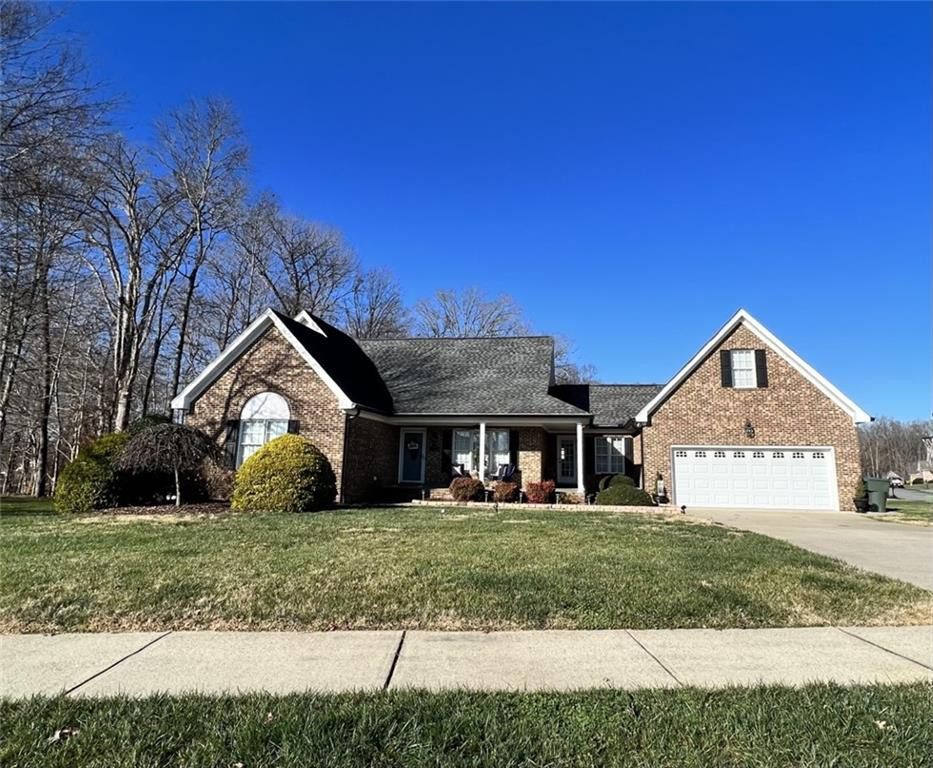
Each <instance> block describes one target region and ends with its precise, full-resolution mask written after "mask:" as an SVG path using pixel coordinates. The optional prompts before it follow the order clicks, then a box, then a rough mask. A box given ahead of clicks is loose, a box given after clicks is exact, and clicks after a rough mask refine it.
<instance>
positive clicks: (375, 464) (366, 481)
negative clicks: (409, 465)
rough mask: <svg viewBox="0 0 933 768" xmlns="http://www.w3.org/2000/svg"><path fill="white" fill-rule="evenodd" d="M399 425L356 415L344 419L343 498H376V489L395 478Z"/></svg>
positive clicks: (357, 499)
mask: <svg viewBox="0 0 933 768" xmlns="http://www.w3.org/2000/svg"><path fill="white" fill-rule="evenodd" d="M398 440H399V428H398V427H397V426H394V425H392V424H386V423H385V422H382V421H375V420H373V419H367V418H365V417H361V416H357V417H356V418H353V419H350V420H349V421H348V422H347V452H346V456H345V457H344V501H345V502H346V503H349V504H352V503H358V502H364V501H372V500H375V499H378V498H379V494H378V489H379V488H382V487H384V486H387V485H395V483H396V482H398Z"/></svg>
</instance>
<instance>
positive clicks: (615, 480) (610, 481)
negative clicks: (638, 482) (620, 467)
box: [599, 474, 635, 491]
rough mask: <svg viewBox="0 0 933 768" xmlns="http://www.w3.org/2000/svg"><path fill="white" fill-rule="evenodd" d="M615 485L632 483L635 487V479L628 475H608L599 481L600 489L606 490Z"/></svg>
mask: <svg viewBox="0 0 933 768" xmlns="http://www.w3.org/2000/svg"><path fill="white" fill-rule="evenodd" d="M614 485H630V486H632V488H634V487H635V481H634V480H632V478H630V477H629V476H628V475H623V474H618V475H606V476H604V477H603V478H602V479H601V480H600V481H599V490H601V491H605V490H606V489H607V488H611V487H612V486H614Z"/></svg>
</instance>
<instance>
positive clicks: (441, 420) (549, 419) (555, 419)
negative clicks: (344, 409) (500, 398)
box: [356, 409, 590, 427]
mask: <svg viewBox="0 0 933 768" xmlns="http://www.w3.org/2000/svg"><path fill="white" fill-rule="evenodd" d="M356 415H357V416H359V417H360V418H363V419H370V420H372V421H381V422H383V423H385V424H396V425H399V426H421V425H428V426H430V425H436V424H443V425H448V426H470V425H475V424H478V423H479V422H483V423H485V424H487V425H489V426H503V427H506V426H516V425H519V424H522V425H525V424H528V425H540V426H546V425H560V426H570V425H574V424H583V425H584V426H586V425H588V424H589V419H590V417H589V416H588V415H587V416H547V415H536V414H514V415H511V416H503V415H501V414H498V415H496V416H484V415H482V414H476V415H470V414H466V415H465V414H451V415H446V416H445V415H442V414H417V413H408V414H394V415H391V416H389V415H386V414H382V413H377V412H374V411H367V410H362V409H361V410H360V411H359V413H358V414H356Z"/></svg>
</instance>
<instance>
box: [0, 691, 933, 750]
mask: <svg viewBox="0 0 933 768" xmlns="http://www.w3.org/2000/svg"><path fill="white" fill-rule="evenodd" d="M931 723H933V690H931V688H930V686H929V685H926V684H922V683H920V684H915V685H900V686H884V685H874V686H859V687H852V688H846V687H840V686H833V685H811V686H806V687H804V688H797V689H794V688H779V687H756V688H744V689H742V688H733V689H727V690H722V691H703V690H698V689H682V690H665V691H650V690H646V691H636V692H631V693H629V692H624V691H609V690H600V691H588V692H580V693H525V694H520V693H467V692H447V693H426V692H420V691H407V692H398V693H395V692H393V693H388V694H380V693H375V694H341V695H338V696H321V695H313V694H304V695H301V694H295V695H290V696H284V697H275V696H270V695H262V694H256V695H249V696H242V697H221V698H210V697H206V696H185V697H178V698H171V697H167V696H157V697H153V698H147V699H128V698H115V699H104V700H93V699H67V698H56V699H41V698H37V699H32V700H26V701H17V702H9V701H6V702H2V703H0V736H2V737H0V764H2V765H6V766H10V768H14V766H16V767H22V768H26V766H28V767H29V768H53V766H60V767H61V768H65V767H66V766H67V767H68V768H70V766H77V765H80V766H107V767H108V768H121V767H123V768H148V767H149V766H168V765H184V766H189V767H190V768H195V767H198V766H204V767H205V768H206V767H207V766H248V767H251V766H267V767H271V766H276V767H277V768H285V767H286V766H292V767H294V768H298V767H299V766H301V767H304V766H318V765H319V766H334V767H339V766H360V767H361V768H362V767H363V766H410V767H411V768H419V767H422V766H423V767H424V768H428V766H438V765H444V766H471V767H472V768H480V767H482V766H489V767H490V768H492V767H493V766H494V767H495V768H500V767H501V766H505V767H509V766H588V767H590V766H604V765H605V766H609V765H618V766H622V765H625V766H633V767H636V766H643V767H644V766H681V767H682V768H690V767H696V768H707V767H708V766H716V767H717V768H729V767H736V768H737V767H738V766H744V767H747V768H755V767H760V768H765V767H766V766H767V767H770V766H837V767H838V768H842V767H843V766H853V767H854V766H858V767H859V768H862V767H863V766H879V767H880V766H900V767H901V768H910V767H911V766H914V767H918V768H919V766H929V765H931V762H933V756H931V752H930V741H931V735H933V733H931V725H930V724H931ZM63 728H70V729H73V730H72V731H66V732H65V733H66V735H67V734H68V733H73V734H74V735H71V736H70V737H68V738H64V739H62V737H61V734H60V735H59V739H58V740H55V739H54V734H55V733H56V731H61V729H63ZM50 738H51V739H52V741H51V743H50V742H49V739H50Z"/></svg>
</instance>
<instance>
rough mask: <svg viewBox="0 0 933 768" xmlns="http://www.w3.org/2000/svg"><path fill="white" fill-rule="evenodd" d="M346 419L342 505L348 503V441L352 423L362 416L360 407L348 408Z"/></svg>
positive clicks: (344, 428)
mask: <svg viewBox="0 0 933 768" xmlns="http://www.w3.org/2000/svg"><path fill="white" fill-rule="evenodd" d="M344 413H345V414H346V419H345V420H344V423H343V452H342V453H341V456H340V503H341V504H346V503H347V493H346V491H347V441H348V440H349V436H350V422H351V421H352V420H353V419H355V418H356V417H357V416H359V415H360V409H359V407H358V406H354V407H353V408H348V409H347V410H346V411H344Z"/></svg>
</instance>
